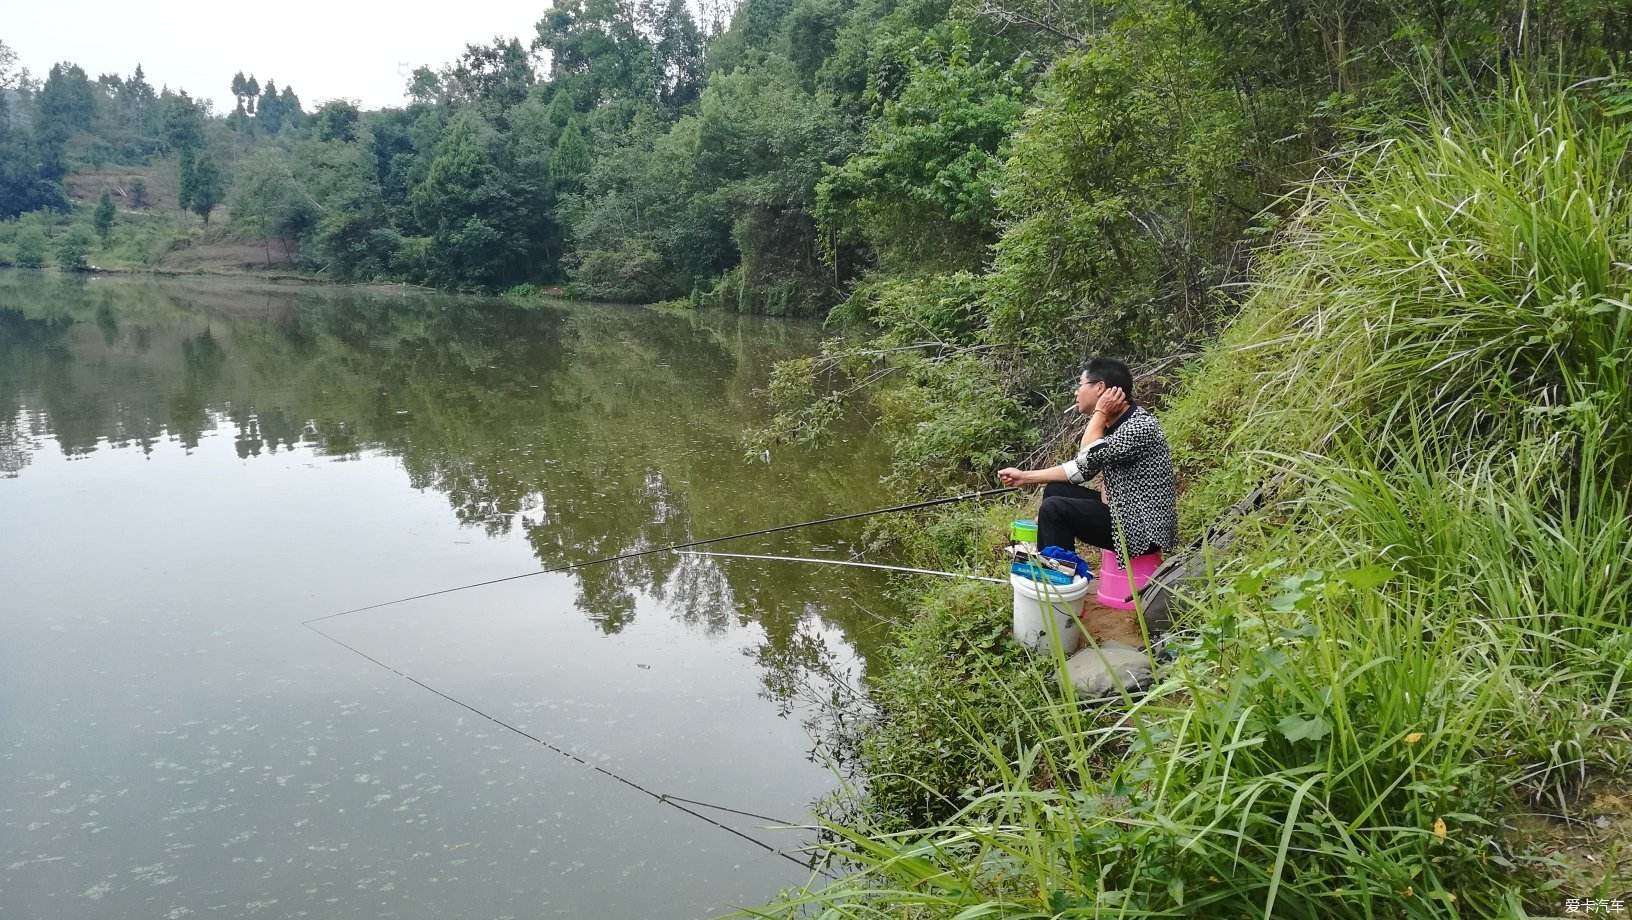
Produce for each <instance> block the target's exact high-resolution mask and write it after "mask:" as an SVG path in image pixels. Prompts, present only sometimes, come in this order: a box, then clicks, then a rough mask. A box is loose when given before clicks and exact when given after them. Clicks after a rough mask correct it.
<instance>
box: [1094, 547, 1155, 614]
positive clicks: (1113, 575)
mask: <svg viewBox="0 0 1632 920" xmlns="http://www.w3.org/2000/svg"><path fill="white" fill-rule="evenodd" d="M1128 563H1129V564H1128V568H1130V569H1132V570H1133V583H1132V584H1131V585H1130V584H1129V583H1128V573H1127V571H1126V570H1125V569H1123V568H1122V560H1121V559H1119V558H1118V557H1117V554H1116V553H1113V552H1111V551H1110V550H1103V551H1102V552H1100V554H1099V602H1100V604H1102V605H1104V606H1106V607H1111V608H1114V609H1116V610H1132V609H1133V592H1134V590H1135V589H1138V590H1140V591H1143V590H1144V588H1145V584H1146V583H1147V582H1149V581H1150V576H1151V575H1154V574H1155V573H1156V568H1157V566H1160V565H1161V564H1162V554H1161V553H1159V552H1158V553H1146V554H1145V555H1143V556H1134V557H1133V558H1132V559H1130V560H1128Z"/></svg>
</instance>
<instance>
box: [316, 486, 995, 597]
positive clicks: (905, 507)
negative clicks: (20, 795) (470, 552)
mask: <svg viewBox="0 0 1632 920" xmlns="http://www.w3.org/2000/svg"><path fill="white" fill-rule="evenodd" d="M1017 491H1019V487H1016V486H1005V487H1003V488H998V489H982V490H979V491H975V492H965V493H963V494H961V495H949V496H946V497H944V498H932V499H929V500H927V501H920V502H907V503H906V504H901V505H891V506H889V507H887V508H873V509H871V510H868V511H857V512H853V513H850V514H838V515H833V516H832V517H825V518H818V519H816V520H813V521H799V522H798V523H794V524H779V525H777V526H775V527H764V528H761V529H759V530H749V531H744V532H742V533H733V534H725V535H724V536H718V537H707V538H705V539H701V540H687V541H685V542H681V543H670V544H668V545H666V546H655V547H652V548H651V549H642V550H634V551H631V552H627V553H619V554H617V555H615V556H602V557H600V558H598V559H587V560H584V561H583V562H575V563H572V564H570V565H563V566H556V567H554V568H548V569H535V570H533V571H531V572H520V573H518V574H515V575H506V576H504V577H502V578H490V579H487V580H486V581H478V582H473V583H471V584H468V585H456V586H454V587H450V588H440V589H438V590H435V591H426V592H424V593H422V594H411V595H409V596H407V597H399V598H395V599H393V600H388V601H381V602H379V603H377V604H367V605H365V606H362V607H353V608H351V609H349V610H341V611H337V612H335V613H330V614H325V615H323V616H320V617H313V618H312V619H309V620H305V621H304V624H305V625H308V626H310V625H312V624H315V623H321V622H324V621H325V620H333V619H338V618H340V617H344V616H350V615H352V614H354V613H362V612H364V611H367V610H378V609H380V608H382V607H391V606H394V605H396V604H406V603H408V602H409V601H417V600H423V599H424V598H427V597H437V596H440V595H443V594H452V593H454V592H456V591H469V590H471V589H472V588H481V587H486V586H488V585H497V584H502V583H504V582H507V581H516V580H518V579H522V578H531V577H533V576H535V575H553V574H559V573H563V572H572V571H577V570H578V569H584V568H589V567H590V566H596V565H605V564H606V563H610V562H620V561H623V560H625V559H638V558H640V557H641V556H650V555H653V554H656V553H670V552H674V551H676V550H684V549H692V548H694V547H698V546H708V545H710V544H713V543H724V542H726V541H728V540H741V539H746V538H748V537H759V536H765V535H767V534H773V533H783V532H786V531H790V530H799V529H802V528H805V527H815V526H818V525H820V524H835V523H838V522H840V521H854V520H859V519H861V518H868V517H875V516H877V515H881V514H894V513H897V512H902V511H916V510H918V509H920V508H933V507H935V506H937V505H949V504H953V503H955V502H965V501H975V500H978V499H982V498H990V497H992V496H995V495H1005V494H1007V493H1009V492H1017Z"/></svg>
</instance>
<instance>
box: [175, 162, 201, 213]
mask: <svg viewBox="0 0 1632 920" xmlns="http://www.w3.org/2000/svg"><path fill="white" fill-rule="evenodd" d="M196 167H197V161H196V158H195V157H194V155H193V148H191V147H183V148H181V181H180V182H179V183H178V191H177V192H176V199H177V203H179V204H180V205H181V209H182V210H184V211H189V210H192V207H193V190H194V189H195V188H196V187H197V186H198V170H197V168H196Z"/></svg>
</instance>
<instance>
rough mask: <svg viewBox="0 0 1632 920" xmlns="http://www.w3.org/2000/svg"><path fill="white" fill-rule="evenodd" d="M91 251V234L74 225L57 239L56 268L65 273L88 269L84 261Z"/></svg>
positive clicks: (80, 226)
mask: <svg viewBox="0 0 1632 920" xmlns="http://www.w3.org/2000/svg"><path fill="white" fill-rule="evenodd" d="M90 250H91V234H90V233H89V232H88V231H87V230H86V229H85V227H84V226H82V225H80V224H74V225H73V226H71V227H69V228H68V230H67V231H66V232H65V233H63V234H62V236H59V237H57V252H56V256H57V267H58V268H60V269H62V270H63V271H67V272H80V271H84V270H85V269H86V268H88V267H89V264H88V263H87V262H86V261H85V257H86V255H87V254H88V253H89V252H90Z"/></svg>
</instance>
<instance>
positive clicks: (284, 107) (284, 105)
mask: <svg viewBox="0 0 1632 920" xmlns="http://www.w3.org/2000/svg"><path fill="white" fill-rule="evenodd" d="M278 112H279V114H281V115H282V116H283V126H284V127H285V128H298V127H300V123H301V122H302V121H303V120H305V117H306V113H305V112H302V111H301V110H300V97H299V96H297V95H295V90H294V87H291V86H289V85H288V84H284V87H283V92H281V93H279V94H278Z"/></svg>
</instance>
